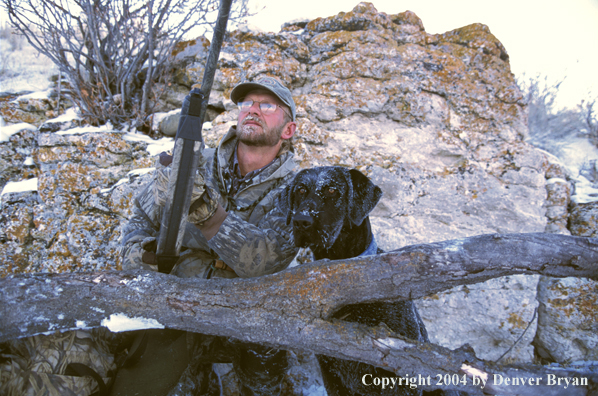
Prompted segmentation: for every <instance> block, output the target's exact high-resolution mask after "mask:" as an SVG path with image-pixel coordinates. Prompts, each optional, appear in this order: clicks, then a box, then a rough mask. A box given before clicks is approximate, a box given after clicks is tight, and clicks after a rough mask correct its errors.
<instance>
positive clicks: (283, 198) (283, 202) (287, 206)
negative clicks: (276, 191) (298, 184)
mask: <svg viewBox="0 0 598 396" xmlns="http://www.w3.org/2000/svg"><path fill="white" fill-rule="evenodd" d="M277 201H278V202H277V205H278V207H279V208H280V211H281V212H282V214H285V215H286V216H287V225H289V224H291V216H292V214H293V213H292V210H291V185H290V184H289V185H287V186H286V187H285V188H284V189H283V190H282V192H281V193H280V195H279V196H278V200H277Z"/></svg>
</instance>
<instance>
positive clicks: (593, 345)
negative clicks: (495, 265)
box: [534, 202, 598, 363]
mask: <svg viewBox="0 0 598 396" xmlns="http://www.w3.org/2000/svg"><path fill="white" fill-rule="evenodd" d="M563 217H564V216H563ZM569 230H570V231H571V234H572V235H577V236H583V237H592V238H595V237H597V236H598V202H591V203H585V204H575V205H573V207H572V210H571V211H570V213H569ZM597 296H598V282H596V281H593V280H590V279H581V278H580V279H577V278H564V279H553V278H548V277H542V278H541V279H540V282H539V286H538V301H539V302H540V311H539V312H540V320H539V323H538V332H537V334H536V338H535V340H534V345H535V347H536V351H537V353H538V355H539V357H540V358H541V359H543V360H544V361H547V362H558V363H566V362H569V361H576V360H597V359H598V304H597V302H598V297H597Z"/></svg>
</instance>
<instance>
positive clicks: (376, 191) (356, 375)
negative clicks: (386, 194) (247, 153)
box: [280, 166, 440, 396]
mask: <svg viewBox="0 0 598 396" xmlns="http://www.w3.org/2000/svg"><path fill="white" fill-rule="evenodd" d="M381 197H382V190H381V189H380V188H379V187H378V186H376V185H374V184H373V183H372V182H371V181H370V180H369V179H368V178H367V177H366V176H365V175H364V174H363V173H361V172H359V171H358V170H355V169H352V170H349V169H346V168H343V167H340V166H326V167H318V168H311V169H304V170H302V171H301V172H299V173H298V174H297V175H296V176H295V178H294V180H293V181H292V182H291V183H290V184H289V185H288V186H287V187H286V188H285V190H284V191H283V193H282V194H281V197H280V208H281V210H282V211H283V213H285V214H287V223H290V222H292V223H293V236H294V239H295V244H296V246H297V247H309V248H310V249H311V251H312V252H313V254H314V258H315V259H316V260H320V259H330V260H338V259H347V258H351V257H356V256H360V255H372V254H377V253H382V250H380V249H378V248H377V247H376V243H375V239H374V236H373V234H372V231H371V227H370V220H369V213H370V212H371V211H372V210H373V209H374V207H375V206H376V205H377V204H378V201H379V200H380V198H381ZM332 318H335V319H342V320H346V321H350V322H356V323H362V324H366V325H369V326H377V325H378V324H380V322H384V323H385V324H386V325H387V326H388V327H389V328H390V329H392V330H393V331H394V332H396V333H398V334H400V335H402V336H405V337H408V338H411V339H413V340H417V341H420V342H429V340H428V334H427V332H426V328H425V327H424V323H423V321H422V320H421V318H420V316H419V313H418V311H417V308H416V307H415V305H414V304H413V302H411V301H400V302H374V303H361V304H356V305H348V306H345V307H342V308H341V309H340V310H338V311H337V312H335V313H334V314H333V315H332ZM318 361H319V363H320V369H321V371H322V377H323V379H324V386H325V387H326V391H327V392H328V395H330V396H336V395H338V396H347V395H386V394H388V395H393V396H396V395H421V394H422V393H421V390H419V389H411V388H410V387H409V386H405V385H403V386H397V387H394V388H393V389H390V388H386V389H385V390H382V389H381V387H380V386H372V385H371V384H367V385H365V384H363V383H362V378H363V376H364V375H366V374H371V375H372V376H371V377H369V376H368V377H366V378H368V379H369V378H376V377H378V378H382V377H387V378H396V374H394V373H391V372H389V371H386V370H383V369H381V368H377V367H374V366H371V365H368V364H364V363H359V362H353V361H347V360H342V359H337V358H333V357H329V356H318ZM366 383H367V381H366ZM426 394H429V393H426ZM433 394H440V393H437V392H434V393H433Z"/></svg>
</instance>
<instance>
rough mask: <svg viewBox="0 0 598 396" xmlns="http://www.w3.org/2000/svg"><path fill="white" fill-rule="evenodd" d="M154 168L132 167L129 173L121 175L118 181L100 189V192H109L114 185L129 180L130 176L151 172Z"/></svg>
mask: <svg viewBox="0 0 598 396" xmlns="http://www.w3.org/2000/svg"><path fill="white" fill-rule="evenodd" d="M155 169H156V168H153V167H152V168H140V169H134V170H132V171H130V172H129V173H127V177H123V178H122V179H120V180H119V181H117V182H116V183H115V184H114V185H113V186H111V187H108V188H103V189H101V190H100V193H102V194H108V193H109V192H111V191H112V190H114V189H115V188H116V187H118V186H120V185H121V184H126V183H129V182H131V178H132V177H136V176H141V175H145V174H146V173H150V172H153V171H154V170H155Z"/></svg>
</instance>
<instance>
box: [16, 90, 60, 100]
mask: <svg viewBox="0 0 598 396" xmlns="http://www.w3.org/2000/svg"><path fill="white" fill-rule="evenodd" d="M53 91H54V89H52V88H50V89H47V90H45V91H37V92H31V93H30V94H27V95H21V96H19V97H18V98H16V99H15V100H13V101H12V102H11V103H16V102H18V101H19V100H21V99H23V100H28V99H50V95H51V94H52V92H53Z"/></svg>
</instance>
